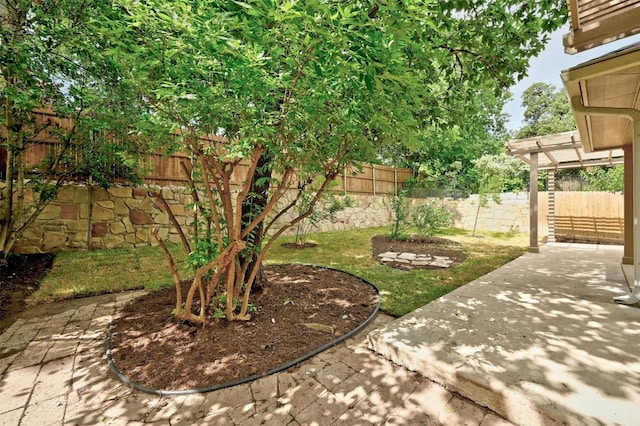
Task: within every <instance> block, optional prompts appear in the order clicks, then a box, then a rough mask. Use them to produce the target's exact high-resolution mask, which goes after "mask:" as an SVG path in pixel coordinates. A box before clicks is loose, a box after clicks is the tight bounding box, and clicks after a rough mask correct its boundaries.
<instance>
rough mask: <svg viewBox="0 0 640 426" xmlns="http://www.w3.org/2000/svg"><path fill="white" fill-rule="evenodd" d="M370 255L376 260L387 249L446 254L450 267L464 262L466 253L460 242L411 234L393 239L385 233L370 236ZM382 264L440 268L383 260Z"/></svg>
mask: <svg viewBox="0 0 640 426" xmlns="http://www.w3.org/2000/svg"><path fill="white" fill-rule="evenodd" d="M371 246H372V255H373V258H374V259H375V260H376V261H378V262H379V261H380V258H379V257H378V255H379V254H381V253H385V252H388V251H392V252H396V253H414V254H430V255H431V256H447V257H448V258H450V259H451V260H453V263H452V264H451V267H453V266H456V265H459V264H460V263H462V262H464V260H465V259H466V255H465V253H464V251H463V250H462V247H461V245H460V243H457V242H455V241H451V240H448V239H446V238H439V237H421V236H412V237H409V238H407V239H406V240H401V241H394V240H391V238H389V237H388V236H386V235H376V236H375V237H373V238H371ZM383 265H387V266H392V267H395V268H399V269H442V268H441V267H438V266H431V265H424V266H422V265H421V266H413V265H407V264H406V263H396V262H385V263H383Z"/></svg>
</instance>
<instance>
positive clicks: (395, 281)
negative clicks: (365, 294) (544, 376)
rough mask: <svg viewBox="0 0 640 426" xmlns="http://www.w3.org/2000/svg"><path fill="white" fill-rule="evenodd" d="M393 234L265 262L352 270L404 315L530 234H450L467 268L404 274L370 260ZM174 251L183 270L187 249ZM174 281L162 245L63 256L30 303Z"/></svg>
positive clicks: (521, 245) (520, 245) (489, 265)
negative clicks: (374, 247)
mask: <svg viewBox="0 0 640 426" xmlns="http://www.w3.org/2000/svg"><path fill="white" fill-rule="evenodd" d="M387 232H388V229H387V228H368V229H360V230H353V231H340V232H325V233H317V234H311V235H309V236H308V237H307V241H308V242H312V243H315V244H317V246H316V247H313V248H306V249H302V250H292V249H287V248H284V247H282V244H283V243H287V242H292V241H293V237H283V238H281V239H280V240H279V241H277V242H275V243H274V245H273V247H272V249H271V251H270V252H269V253H268V255H267V259H266V261H265V264H267V265H269V264H277V263H304V264H313V265H321V266H329V267H332V268H336V269H341V270H344V271H348V272H351V273H353V274H355V275H358V276H360V277H362V278H364V279H366V280H368V281H370V282H372V283H373V284H375V285H376V286H377V287H378V288H379V289H380V292H381V293H382V296H383V301H382V310H383V311H385V312H387V313H389V314H391V315H394V316H400V315H404V314H406V313H408V312H411V311H412V310H414V309H416V308H418V307H420V306H422V305H424V304H426V303H429V302H431V301H432V300H434V299H436V298H438V297H440V296H442V295H444V294H446V293H448V292H450V291H452V290H454V289H455V288H457V287H459V286H461V285H464V284H466V283H468V282H469V281H472V280H474V279H476V278H478V277H480V276H482V275H484V274H486V273H488V272H490V271H492V270H494V269H496V268H498V267H500V266H502V265H504V264H505V263H507V262H509V261H511V260H513V259H515V258H516V257H518V256H520V255H521V254H523V253H524V252H525V248H526V246H527V245H528V235H526V234H514V233H480V238H478V237H472V236H471V235H470V232H468V231H463V230H459V229H447V230H444V231H443V232H442V233H441V234H439V236H441V237H444V238H449V239H451V240H454V241H458V242H460V243H461V244H462V248H463V250H464V251H465V253H466V254H467V259H466V260H465V261H464V262H463V263H462V264H460V265H458V266H456V267H453V268H450V269H442V270H429V271H426V270H425V271H421V270H416V271H402V270H398V269H393V268H390V267H388V266H382V265H380V264H379V263H377V262H376V261H375V260H374V259H373V258H372V256H371V243H370V241H371V237H373V236H374V235H379V234H386V233H387ZM171 250H172V251H173V253H174V254H176V255H177V256H178V258H179V260H180V262H181V268H184V267H185V256H184V255H183V254H181V247H178V246H174V247H171ZM183 276H184V277H186V276H188V274H186V273H183ZM172 282H173V281H172V278H171V273H170V271H169V269H168V267H167V265H166V260H165V258H164V255H163V254H162V251H161V250H160V249H159V248H158V247H142V248H136V249H117V250H101V251H90V252H87V251H82V252H65V253H60V254H58V256H57V257H56V260H55V262H54V265H53V268H52V270H51V272H50V273H49V275H48V276H47V277H46V278H45V279H44V280H43V282H42V285H41V287H40V289H39V290H38V291H36V292H35V293H34V294H33V295H32V296H31V297H30V298H29V300H28V302H29V303H30V304H35V303H45V302H48V301H51V300H59V299H68V298H73V297H80V296H87V295H93V294H101V293H109V292H117V291H122V290H129V289H134V288H146V289H148V290H154V289H157V288H160V287H163V286H167V285H171V284H172Z"/></svg>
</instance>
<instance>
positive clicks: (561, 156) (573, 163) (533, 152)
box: [505, 131, 633, 256]
mask: <svg viewBox="0 0 640 426" xmlns="http://www.w3.org/2000/svg"><path fill="white" fill-rule="evenodd" d="M505 148H506V150H507V154H509V155H512V156H516V157H519V158H520V159H522V161H524V162H525V163H527V164H529V251H530V252H532V253H537V252H538V251H539V247H538V171H539V170H547V171H548V173H549V185H548V186H549V213H548V220H549V223H548V226H549V236H548V239H549V241H555V191H554V189H555V172H556V170H560V169H576V168H585V167H590V166H614V165H616V164H623V163H624V152H623V150H622V149H608V150H602V151H597V152H585V150H584V148H583V145H582V141H581V140H580V134H579V133H578V132H577V131H573V132H564V133H556V134H554V135H547V136H541V137H534V138H528V139H515V140H511V141H508V142H507V143H506V144H505ZM625 206H626V204H625ZM625 209H626V207H625ZM629 217H631V216H629ZM626 221H627V215H626V214H625V230H626V229H627V228H629V229H630V226H629V227H628V226H627V223H626ZM629 250H631V251H632V250H633V249H632V247H629ZM626 254H627V237H626V231H625V256H626Z"/></svg>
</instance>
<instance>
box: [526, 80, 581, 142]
mask: <svg viewBox="0 0 640 426" xmlns="http://www.w3.org/2000/svg"><path fill="white" fill-rule="evenodd" d="M522 106H523V107H525V108H526V109H525V111H524V123H525V125H524V126H523V127H522V128H521V129H520V130H519V131H518V133H517V138H519V139H524V138H530V137H534V136H544V135H550V134H554V133H561V132H568V131H571V130H575V128H576V123H575V121H574V118H573V114H572V112H571V105H570V104H569V101H568V99H567V96H566V94H565V93H564V90H562V89H560V90H556V87H555V86H554V85H552V84H548V83H534V84H532V85H531V86H530V87H529V88H528V89H527V90H525V91H524V93H523V94H522Z"/></svg>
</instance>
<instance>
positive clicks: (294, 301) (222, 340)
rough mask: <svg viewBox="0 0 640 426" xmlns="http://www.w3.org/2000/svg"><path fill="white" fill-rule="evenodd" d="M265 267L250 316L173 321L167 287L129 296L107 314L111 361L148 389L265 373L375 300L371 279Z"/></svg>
mask: <svg viewBox="0 0 640 426" xmlns="http://www.w3.org/2000/svg"><path fill="white" fill-rule="evenodd" d="M265 273H266V274H267V277H268V279H269V281H270V285H269V286H268V287H267V290H266V291H264V292H263V293H262V294H259V295H256V296H255V297H253V298H252V303H253V304H254V305H255V306H256V308H257V309H258V313H257V314H255V315H253V317H252V318H251V320H250V321H234V322H231V323H229V322H227V321H225V320H211V322H210V323H208V324H206V325H204V326H202V325H192V324H189V323H187V322H184V321H180V320H178V319H176V318H175V317H174V316H173V315H171V310H172V309H173V308H174V307H175V289H173V288H168V289H165V290H162V291H159V292H155V293H152V294H149V295H146V296H143V297H141V298H139V299H137V300H134V301H132V302H131V303H129V304H128V305H127V306H126V307H125V308H124V309H123V310H122V311H121V313H120V315H119V317H118V318H117V319H116V320H115V321H114V326H113V333H112V356H113V360H114V362H115V365H116V366H117V368H118V369H119V370H120V371H121V372H122V373H123V375H124V376H125V377H127V378H128V379H130V380H132V381H134V382H136V383H138V384H140V385H143V386H146V387H150V388H154V389H171V390H182V389H197V388H207V387H212V386H214V385H219V384H224V383H228V382H232V381H236V380H238V379H242V378H245V377H249V376H251V375H254V374H262V373H265V372H267V371H269V370H271V369H274V368H277V367H279V366H282V365H284V364H286V363H288V362H290V361H293V360H295V359H296V358H298V357H300V356H302V355H305V354H307V353H309V352H311V351H312V350H314V349H316V348H319V347H321V346H323V345H324V344H326V343H329V342H331V341H333V340H335V339H337V338H338V337H339V336H342V335H344V334H346V333H348V332H350V331H351V330H353V329H355V328H356V327H358V326H359V325H360V324H362V323H363V322H364V321H365V320H366V319H367V318H368V317H369V316H370V315H371V314H372V313H373V311H374V310H375V307H376V306H377V303H378V296H377V294H376V292H375V290H374V289H373V288H372V287H371V286H370V285H368V284H366V283H365V282H363V281H362V280H360V279H359V278H356V277H354V276H352V275H349V274H346V273H344V272H338V271H334V270H328V269H324V268H318V267H313V266H303V265H279V266H270V267H266V268H265ZM305 323H307V324H308V323H314V324H321V325H324V326H328V327H331V328H333V332H326V331H319V330H316V329H313V328H308V327H307V326H305Z"/></svg>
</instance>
